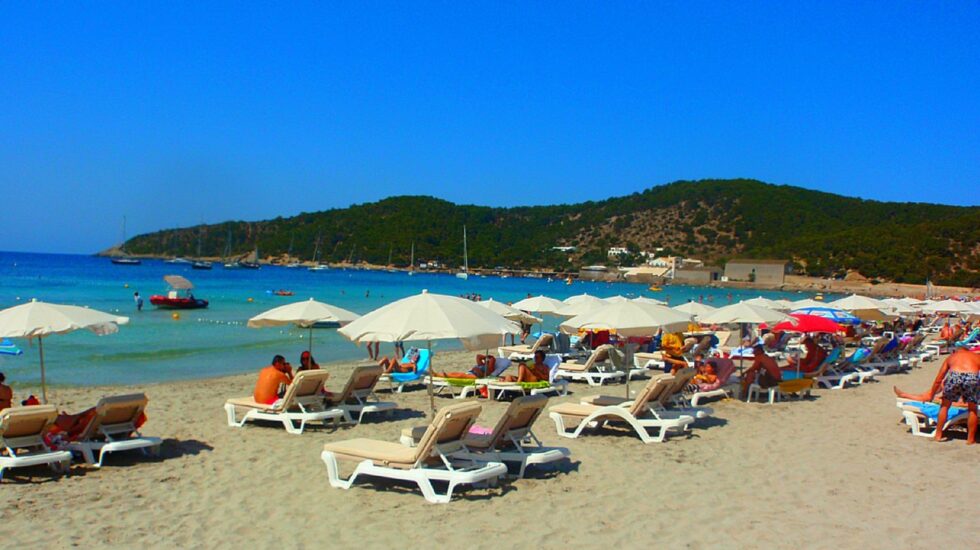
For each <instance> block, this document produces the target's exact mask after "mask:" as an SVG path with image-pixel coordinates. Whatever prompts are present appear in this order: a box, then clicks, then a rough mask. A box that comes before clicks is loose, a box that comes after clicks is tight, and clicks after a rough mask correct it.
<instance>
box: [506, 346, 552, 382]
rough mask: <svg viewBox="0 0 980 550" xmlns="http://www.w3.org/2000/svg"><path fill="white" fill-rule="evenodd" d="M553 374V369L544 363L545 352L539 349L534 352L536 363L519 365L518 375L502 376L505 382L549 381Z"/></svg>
mask: <svg viewBox="0 0 980 550" xmlns="http://www.w3.org/2000/svg"><path fill="white" fill-rule="evenodd" d="M550 375H551V369H550V368H549V367H548V365H545V364H544V352H543V351H541V350H538V351H536V352H534V363H533V364H531V366H528V365H527V363H521V364H520V366H518V367H517V376H501V377H500V379H501V380H503V381H504V382H547V381H548V379H549V378H550Z"/></svg>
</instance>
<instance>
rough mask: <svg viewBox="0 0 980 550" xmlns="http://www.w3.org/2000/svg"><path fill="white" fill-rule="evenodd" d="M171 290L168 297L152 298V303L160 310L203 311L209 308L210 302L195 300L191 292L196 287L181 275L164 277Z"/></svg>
mask: <svg viewBox="0 0 980 550" xmlns="http://www.w3.org/2000/svg"><path fill="white" fill-rule="evenodd" d="M163 280H164V281H167V285H169V286H170V290H168V291H167V295H166V296H163V295H160V294H155V295H153V296H150V303H151V304H153V305H155V306H156V307H158V308H160V309H202V308H206V307H208V301H207V300H202V299H200V298H195V297H194V294H193V293H192V292H191V291H192V290H194V285H193V283H191V282H190V281H188V280H187V279H186V278H184V277H181V276H180V275H164V276H163Z"/></svg>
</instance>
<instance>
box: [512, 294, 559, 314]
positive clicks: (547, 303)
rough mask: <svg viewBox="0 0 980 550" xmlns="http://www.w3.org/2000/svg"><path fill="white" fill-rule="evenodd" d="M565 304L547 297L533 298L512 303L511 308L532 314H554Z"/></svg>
mask: <svg viewBox="0 0 980 550" xmlns="http://www.w3.org/2000/svg"><path fill="white" fill-rule="evenodd" d="M564 305H565V302H562V301H561V300H556V299H554V298H549V297H547V296H534V297H532V298H524V299H523V300H521V301H519V302H514V303H513V304H511V307H514V308H517V309H521V310H524V311H532V312H534V313H554V312H556V311H558V310H559V309H561V308H562V307H564Z"/></svg>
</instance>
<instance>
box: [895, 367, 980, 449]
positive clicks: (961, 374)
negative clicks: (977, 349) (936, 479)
mask: <svg viewBox="0 0 980 550" xmlns="http://www.w3.org/2000/svg"><path fill="white" fill-rule="evenodd" d="M892 390H893V391H894V392H895V395H897V396H898V397H901V398H902V399H913V400H915V401H924V402H930V401H932V400H933V399H935V398H936V394H937V393H939V391H940V390H942V392H943V396H942V400H941V401H940V404H939V417H938V418H937V419H936V436H935V440H936V441H943V426H944V425H945V424H946V419H947V418H948V416H949V407H950V406H952V405H953V403H954V402H957V401H959V402H962V403H964V404H965V405H966V408H967V410H968V411H969V417H968V418H967V422H966V444H967V445H973V444H974V443H976V442H977V403H978V402H980V355H977V354H976V353H973V352H972V351H968V350H965V349H959V350H956V351H955V352H954V353H953V354H952V355H950V356H949V357H947V358H946V360H945V361H943V366H941V367H939V372H937V373H936V379H935V380H934V381H933V382H932V387H930V388H929V390H928V391H926V392H923V393H920V394H912V393H906V392H903V391H902V390H900V389H898V386H893V387H892Z"/></svg>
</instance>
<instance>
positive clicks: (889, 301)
mask: <svg viewBox="0 0 980 550" xmlns="http://www.w3.org/2000/svg"><path fill="white" fill-rule="evenodd" d="M881 302H882V303H883V304H885V305H886V306H888V310H887V311H888V312H889V313H894V314H897V315H909V314H912V313H917V312H918V311H919V310H917V309H915V308H914V307H912V306H910V305H908V304H906V303H905V302H903V301H902V300H898V299H896V298H885V299H884V300H881Z"/></svg>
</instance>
